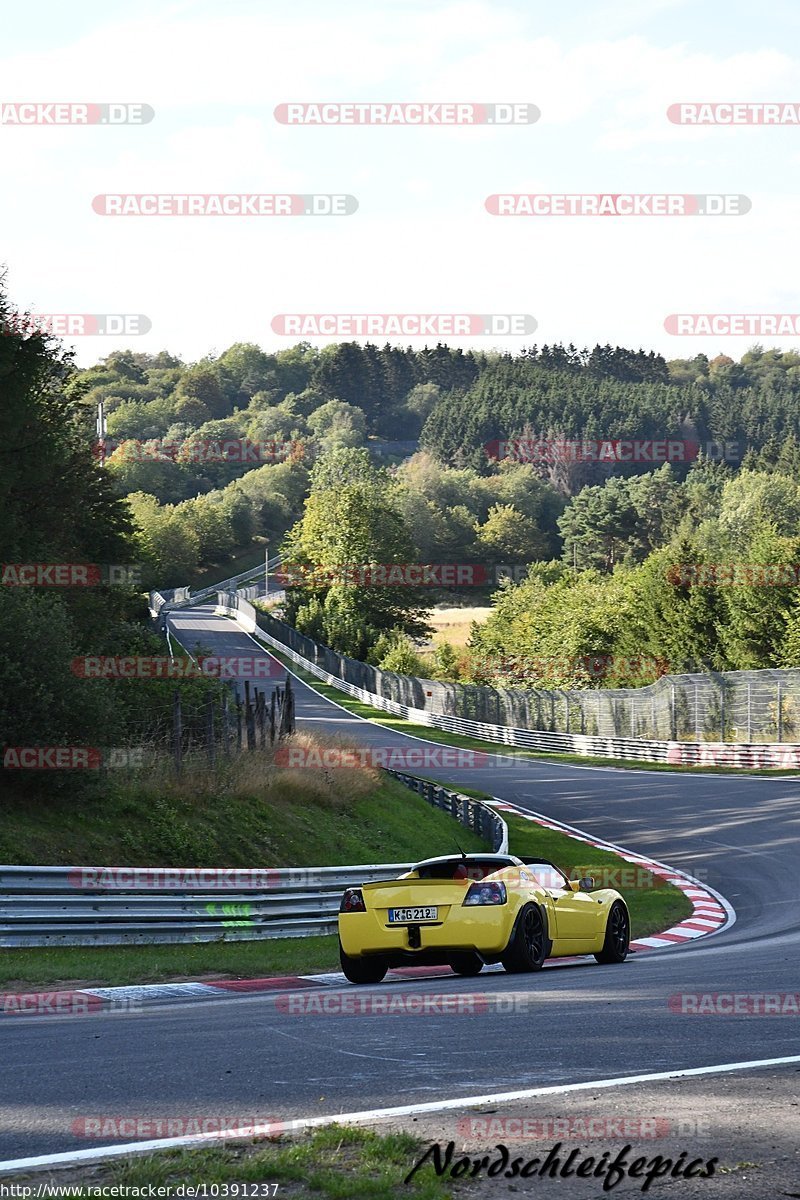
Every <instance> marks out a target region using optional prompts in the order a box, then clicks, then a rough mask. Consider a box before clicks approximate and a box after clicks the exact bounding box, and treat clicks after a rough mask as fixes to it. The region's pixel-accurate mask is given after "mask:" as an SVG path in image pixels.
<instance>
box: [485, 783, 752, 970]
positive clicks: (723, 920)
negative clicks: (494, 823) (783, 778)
mask: <svg viewBox="0 0 800 1200" xmlns="http://www.w3.org/2000/svg"><path fill="white" fill-rule="evenodd" d="M488 803H489V804H491V807H492V808H495V809H497V811H498V812H507V813H511V814H512V815H513V816H515V817H522V819H523V820H525V821H533V822H534V823H535V824H536V825H540V826H541V827H542V828H543V829H555V830H556V831H557V832H559V833H566V834H569V836H570V837H571V838H572V839H573V840H574V841H576V842H585V843H586V845H587V846H592V847H593V848H594V849H595V850H607V851H609V852H610V853H612V854H616V855H617V856H618V857H619V858H621V859H623V861H624V862H627V863H631V864H632V865H633V866H636V867H643V868H644V869H645V870H646V871H650V872H651V874H653V875H656V876H658V878H659V879H663V880H664V882H665V883H671V884H672V886H673V887H676V888H678V890H679V891H681V892H683V894H684V895H685V896H686V897H687V899H688V900H689V901H690V902H691V905H692V915H691V916H690V917H686V918H685V920H683V921H680V922H679V923H678V924H677V925H673V926H672V927H671V928H670V929H665V930H664V932H663V933H658V934H653V935H652V936H651V937H643V938H638V939H637V940H636V941H634V942H631V949H632V950H637V951H646V950H663V949H665V948H666V947H667V946H674V945H676V944H678V943H680V942H691V941H694V940H695V939H696V938H701V937H707V936H708V935H709V934H710V933H720V932H721V931H722V930H723V929H727V928H729V927H730V926H731V925H733V923H734V921H735V920H736V913H735V912H734V910H733V907H732V906H731V905H730V904H729V903H728V901H727V900H726V899H725V898H724V896H721V895H720V894H719V892H715V891H714V889H713V888H710V887H708V886H707V885H704V884H701V883H699V882H698V880H696V879H694V878H693V877H692V876H691V875H687V874H686V873H685V872H684V871H678V870H676V869H675V868H674V867H668V866H667V865H666V864H665V863H662V862H658V861H657V860H656V859H654V858H648V857H647V856H646V855H644V854H635V853H634V852H633V851H631V850H626V849H625V848H624V847H623V846H617V845H615V844H614V843H613V842H606V841H604V840H603V839H602V838H594V837H589V836H588V835H587V834H585V833H584V832H583V831H582V830H580V829H575V827H574V826H572V825H566V824H564V822H562V821H556V820H554V819H553V818H552V817H546V816H544V814H542V813H534V812H530V811H529V810H528V809H526V808H519V807H518V806H517V805H516V804H509V803H508V801H506V800H499V799H494V800H492V801H488Z"/></svg>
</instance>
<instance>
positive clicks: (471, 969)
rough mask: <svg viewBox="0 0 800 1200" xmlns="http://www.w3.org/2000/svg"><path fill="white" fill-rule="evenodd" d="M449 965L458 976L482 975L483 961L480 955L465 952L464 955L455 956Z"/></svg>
mask: <svg viewBox="0 0 800 1200" xmlns="http://www.w3.org/2000/svg"><path fill="white" fill-rule="evenodd" d="M447 965H448V966H449V967H450V970H451V971H453V972H454V973H455V974H456V975H480V973H481V971H482V970H483V959H482V958H481V957H480V955H479V954H474V953H472V951H468V950H465V951H464V953H463V954H454V955H453V957H452V958H451V959H450V960H449V961H448V964H447Z"/></svg>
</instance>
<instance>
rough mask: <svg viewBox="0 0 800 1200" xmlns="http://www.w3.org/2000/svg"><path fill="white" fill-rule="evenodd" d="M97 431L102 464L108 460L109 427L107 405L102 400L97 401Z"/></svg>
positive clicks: (98, 450)
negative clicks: (107, 436)
mask: <svg viewBox="0 0 800 1200" xmlns="http://www.w3.org/2000/svg"><path fill="white" fill-rule="evenodd" d="M95 429H96V431H97V455H98V458H99V459H100V466H101V467H102V465H103V463H104V462H105V461H106V435H107V433H108V427H107V425H106V406H105V404H104V403H103V401H102V400H99V401H98V403H97V421H96V423H95Z"/></svg>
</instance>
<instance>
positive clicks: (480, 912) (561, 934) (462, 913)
mask: <svg viewBox="0 0 800 1200" xmlns="http://www.w3.org/2000/svg"><path fill="white" fill-rule="evenodd" d="M593 888H594V881H593V880H591V879H581V880H577V879H574V880H570V879H568V878H567V877H566V875H565V874H564V873H563V871H560V870H559V868H558V867H556V866H554V865H553V864H552V863H551V862H546V861H544V860H543V859H533V858H515V857H514V855H512V854H460V855H447V856H445V857H442V858H427V859H425V861H424V862H420V863H417V865H416V866H415V867H413V868H412V869H411V870H410V871H407V872H406V874H405V875H401V876H399V878H397V879H390V880H388V881H386V882H383V883H365V884H363V886H362V887H351V888H348V889H347V890H346V891H345V893H344V895H343V896H342V902H341V905H340V907H339V953H340V959H341V963H342V970H343V971H344V973H345V975H346V977H347V978H348V979H349V980H350V982H351V983H380V981H381V980H382V979H383V977H384V975H385V974H386V972H387V970H388V969H389V968H390V967H400V966H405V967H407V966H411V965H421V964H426V965H437V966H441V965H444V964H446V965H448V966H449V967H450V968H451V969H452V970H453V971H455V972H456V974H458V975H477V974H478V973H479V971H480V970H481V969H482V967H483V965H484V963H497V962H501V963H502V964H503V966H504V967H505V969H506V970H507V971H538V970H539V968H540V967H541V966H542V964H543V962H544V960H545V959H546V958H563V957H564V956H566V955H572V954H593V955H594V956H595V958H596V959H597V961H598V962H600V963H619V962H624V960H625V956H626V955H627V953H628V947H629V944H630V929H631V922H630V915H629V913H628V907H627V905H626V903H625V901H624V900H623V898H622V896H620V894H619V892H615V891H614V890H613V889H612V888H602V889H598V890H597V891H594V890H593Z"/></svg>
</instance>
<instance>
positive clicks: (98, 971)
mask: <svg viewBox="0 0 800 1200" xmlns="http://www.w3.org/2000/svg"><path fill="white" fill-rule="evenodd" d="M395 786H397V785H395ZM464 790H465V791H470V793H471V794H472V795H475V796H478V797H479V798H480V796H481V793H480V792H475V791H474V790H472V789H464ZM412 798H413V799H414V800H415V801H416V803H417V805H419V804H421V803H422V801H420V800H419V799H418V798H417V797H415V796H413V794H412ZM407 813H408V810H407V809H406V815H407ZM434 813H435V810H431V809H428V807H427V806H425V808H424V811H423V812H421V813H419V817H420V818H427V817H429V816H431V815H433V814H434ZM435 815H437V816H439V817H442V818H443V819H444V820H445V821H447V822H448V823H449V818H447V817H444V815H443V814H441V813H436V814H435ZM507 817H508V814H507ZM404 819H405V818H404ZM508 827H509V847H510V851H511V853H512V854H519V855H521V856H526V855H529V856H531V857H533V856H535V855H538V856H541V857H542V858H546V859H549V860H550V861H551V862H554V863H556V864H557V865H558V866H559V867H561V868H562V870H564V871H566V872H567V874H576V873H579V874H581V875H594V876H595V878H596V880H597V885H598V886H601V885H602V886H608V887H615V888H616V889H617V891H619V892H620V893H621V894H622V895H623V896H624V897H625V900H626V902H627V904H628V907H629V909H630V914H631V929H632V934H633V936H634V937H635V938H637V937H646V936H647V935H648V934H651V933H658V932H660V931H661V930H664V929H667V928H669V926H671V925H674V924H676V923H677V922H678V921H681V920H683V919H684V918H685V917H687V916H689V915H690V914H691V911H692V906H691V904H690V902H689V901H688V900H687V898H686V896H684V894H683V892H681V891H679V890H678V889H677V888H674V887H672V886H670V885H665V884H664V883H663V881H662V880H661V879H659V878H658V876H654V875H652V874H651V873H650V872H649V871H646V870H643V869H641V868H638V867H637V868H634V867H633V866H631V865H630V864H627V863H625V862H623V860H621V859H620V858H619V857H618V856H617V855H616V854H614V853H612V852H611V851H606V850H595V849H593V848H591V847H588V846H587V845H586V844H585V842H580V841H576V840H575V839H574V838H572V837H570V836H569V835H568V834H565V833H561V832H559V831H558V830H553V829H544V828H542V827H541V826H539V825H535V824H534V823H533V822H530V821H526V820H524V819H523V818H521V817H513V816H511V817H508ZM462 832H463V834H464V837H463V839H462ZM449 833H450V828H449V826H448V829H447V830H446V836H445V839H444V841H445V844H440V845H439V846H438V847H437V848H436V849H432V850H430V853H431V854H435V853H448V852H450V851H452V849H453V845H452V839H450V838H449ZM458 840H459V841H460V842H461V843H462V845H464V847H465V849H466V848H467V846H468V847H469V849H480V848H481V843H480V842H478V839H476V838H475V836H474V835H469V831H467V830H462V829H461V827H459V829H458ZM476 843H477V844H476ZM394 848H395V847H394V846H392V847H391V849H394ZM428 852H429V851H428V850H424V851H423V852H422V854H427V853H428ZM419 856H420V855H417V854H406V855H398V854H389V857H390V858H392V859H394V860H396V861H400V862H402V861H405V860H407V859H409V860H410V859H414V858H415V857H419ZM578 868H580V870H579V871H577V870H576V869H578ZM338 965H339V956H338V945H337V940H336V938H335V937H333V936H330V937H309V938H280V939H278V938H276V939H274V940H273V939H270V940H265V941H258V942H211V943H204V944H202V945H192V946H98V947H68V946H56V947H41V948H31V949H21V950H5V951H4V952H3V954H2V955H0V986H2V987H4V988H6V989H7V990H15V991H19V990H22V989H33V988H37V987H53V986H57V987H59V988H72V987H77V986H79V985H82V986H91V985H92V984H94V985H95V986H97V985H100V984H105V985H106V986H114V985H120V986H121V985H126V984H134V983H159V982H164V981H167V980H170V981H172V980H178V979H202V978H206V979H208V978H231V977H238V978H259V977H265V976H268V975H283V974H298V975H309V974H316V973H317V972H319V971H330V970H336V969H338Z"/></svg>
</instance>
